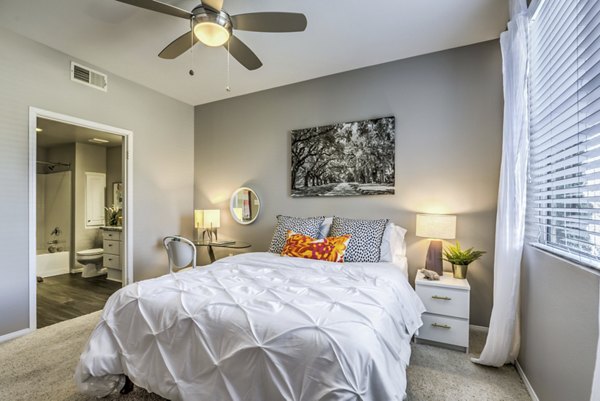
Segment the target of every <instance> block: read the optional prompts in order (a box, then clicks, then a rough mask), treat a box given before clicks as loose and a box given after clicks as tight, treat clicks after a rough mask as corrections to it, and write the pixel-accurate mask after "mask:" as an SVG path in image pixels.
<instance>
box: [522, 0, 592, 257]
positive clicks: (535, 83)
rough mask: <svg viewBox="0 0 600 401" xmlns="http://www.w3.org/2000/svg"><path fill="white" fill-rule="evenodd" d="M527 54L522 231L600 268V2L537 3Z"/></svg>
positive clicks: (549, 247) (561, 0)
mask: <svg viewBox="0 0 600 401" xmlns="http://www.w3.org/2000/svg"><path fill="white" fill-rule="evenodd" d="M528 51H529V84H528V86H529V88H528V91H529V124H530V152H531V154H530V160H529V189H528V216H527V228H526V230H527V235H528V237H529V238H530V240H532V241H533V242H535V243H537V244H538V245H540V246H541V247H543V248H544V249H546V250H549V251H551V252H555V253H558V254H560V255H562V256H564V257H567V258H570V259H574V260H576V261H578V262H580V263H582V264H585V265H588V266H591V267H595V268H600V2H599V1H597V0H570V1H564V0H546V1H543V2H542V3H540V4H539V6H538V8H537V10H536V12H535V15H534V16H533V18H532V19H531V21H530V26H529V50H528Z"/></svg>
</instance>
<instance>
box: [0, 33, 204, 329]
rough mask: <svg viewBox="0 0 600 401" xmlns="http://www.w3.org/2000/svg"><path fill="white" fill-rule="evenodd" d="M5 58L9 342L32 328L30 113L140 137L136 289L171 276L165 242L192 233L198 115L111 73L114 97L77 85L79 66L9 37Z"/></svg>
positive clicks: (2, 37) (0, 156) (1, 118)
mask: <svg viewBox="0 0 600 401" xmlns="http://www.w3.org/2000/svg"><path fill="white" fill-rule="evenodd" d="M0 49H1V51H0V143H1V144H2V145H1V146H0V182H2V186H3V195H2V197H0V256H1V258H0V260H1V262H0V277H2V280H0V336H1V335H3V334H6V333H10V332H14V331H17V330H20V329H24V328H26V327H28V325H29V305H28V300H29V294H28V279H29V275H28V238H29V232H28V119H29V107H30V106H34V107H38V108H41V109H45V110H50V111H54V112H57V113H63V114H68V115H72V116H75V117H79V118H83V119H87V120H91V121H96V122H100V123H104V124H108V125H112V126H115V127H119V128H124V129H129V130H132V131H133V132H134V163H133V176H134V186H133V196H134V205H133V216H134V226H133V235H134V243H133V248H134V249H133V256H134V266H133V269H134V278H135V279H136V280H140V279H144V278H149V277H154V276H157V275H160V274H164V273H165V272H166V271H167V269H166V256H165V254H164V251H163V250H162V248H161V244H160V240H161V238H162V237H163V236H165V235H169V234H176V233H182V234H184V235H190V234H191V227H192V225H193V223H192V209H193V166H194V154H193V143H194V132H193V121H194V115H193V108H192V107H191V106H189V105H186V104H183V103H181V102H179V101H176V100H174V99H171V98H169V97H166V96H164V95H161V94H159V93H157V92H154V91H152V90H150V89H147V88H144V87H142V86H140V85H137V84H135V83H133V82H130V81H127V80H124V79H122V78H120V77H118V76H115V75H113V74H110V73H109V88H108V92H107V93H104V92H102V91H98V90H95V89H92V88H89V87H86V86H84V85H79V84H77V83H74V82H71V81H70V79H69V68H70V62H71V60H72V58H71V57H69V56H68V55H65V54H63V53H60V52H58V51H55V50H53V49H50V48H48V47H46V46H43V45H41V44H38V43H36V42H33V41H31V40H29V39H26V38H24V37H22V36H20V35H17V34H14V33H12V32H11V31H8V30H5V29H0ZM84 64H85V62H84ZM91 67H93V68H94V66H91ZM97 69H99V70H102V69H100V68H97ZM157 78H159V79H168V77H157Z"/></svg>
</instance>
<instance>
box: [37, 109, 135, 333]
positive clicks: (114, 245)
mask: <svg viewBox="0 0 600 401" xmlns="http://www.w3.org/2000/svg"><path fill="white" fill-rule="evenodd" d="M29 118H30V120H29V125H30V127H29V131H30V132H29V134H30V135H29V139H30V147H29V160H30V174H29V180H30V182H29V189H30V190H29V193H30V199H29V215H30V220H29V221H30V223H29V233H30V235H29V237H30V241H29V242H30V244H29V255H30V257H29V279H30V330H34V329H36V328H41V327H44V326H47V325H50V324H54V323H57V322H59V321H63V320H68V319H71V318H74V317H77V316H81V315H84V314H87V313H91V312H93V311H96V310H100V309H102V308H103V306H104V303H105V302H106V299H107V298H108V297H109V296H110V295H111V294H112V293H113V292H114V291H116V290H117V289H118V288H120V287H121V286H125V285H127V284H128V283H130V282H132V276H133V275H132V249H131V246H130V244H132V238H131V233H132V229H131V227H132V216H131V214H132V213H131V204H132V196H131V195H132V191H131V188H132V177H131V175H132V174H131V173H132V157H131V156H132V141H133V134H132V132H131V131H128V130H124V129H120V128H116V127H111V126H108V125H104V124H100V123H97V122H93V121H87V120H82V119H79V118H75V117H72V116H68V115H63V114H58V113H54V112H50V111H46V110H41V109H36V108H31V109H30V113H29Z"/></svg>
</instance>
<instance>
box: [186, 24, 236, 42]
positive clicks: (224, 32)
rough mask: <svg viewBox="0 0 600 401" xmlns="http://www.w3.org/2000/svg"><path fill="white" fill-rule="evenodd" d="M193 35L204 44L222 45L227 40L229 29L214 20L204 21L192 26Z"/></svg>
mask: <svg viewBox="0 0 600 401" xmlns="http://www.w3.org/2000/svg"><path fill="white" fill-rule="evenodd" d="M194 35H196V37H197V38H198V40H199V41H200V42H202V43H204V44H205V45H206V46H210V47H219V46H223V45H224V44H225V43H227V41H228V40H229V38H230V36H231V34H230V32H229V30H228V29H227V28H225V27H223V26H222V25H219V24H218V23H216V22H211V21H204V22H199V23H197V24H196V25H195V26H194Z"/></svg>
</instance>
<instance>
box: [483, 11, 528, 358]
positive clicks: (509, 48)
mask: <svg viewBox="0 0 600 401" xmlns="http://www.w3.org/2000/svg"><path fill="white" fill-rule="evenodd" d="M509 9H510V14H511V15H510V18H511V20H510V22H509V23H508V30H507V31H506V32H503V33H502V35H500V46H501V48H502V72H503V81H504V132H503V139H502V165H501V167H500V188H499V190H498V212H497V215H496V248H495V258H494V307H493V309H492V317H491V320H490V329H489V333H488V337H487V341H486V343H485V347H484V349H483V352H482V353H481V355H480V357H479V358H474V359H473V362H476V363H480V364H483V365H490V366H502V365H504V364H505V363H510V362H513V361H514V360H515V359H516V358H517V355H518V353H519V346H520V329H519V286H520V278H521V255H522V253H523V241H524V237H525V207H526V190H527V159H528V156H529V121H528V118H527V24H528V21H529V17H528V15H527V4H526V0H511V1H510V8H509Z"/></svg>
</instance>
